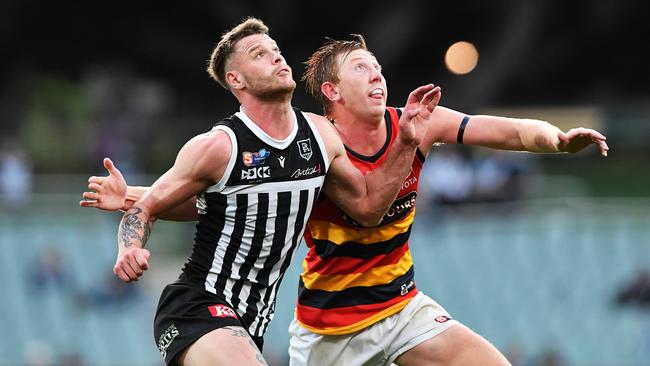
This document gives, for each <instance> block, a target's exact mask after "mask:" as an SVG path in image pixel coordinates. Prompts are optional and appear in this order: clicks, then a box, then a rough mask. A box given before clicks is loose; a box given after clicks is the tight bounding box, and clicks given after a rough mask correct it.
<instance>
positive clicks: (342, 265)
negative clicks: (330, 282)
mask: <svg viewBox="0 0 650 366" xmlns="http://www.w3.org/2000/svg"><path fill="white" fill-rule="evenodd" d="M408 250H409V246H408V242H407V243H405V244H404V245H401V246H400V247H398V248H395V250H393V251H392V252H390V253H386V254H383V255H378V256H376V257H374V258H371V259H364V258H351V257H334V258H330V259H328V260H323V259H322V258H321V257H319V256H318V254H316V251H315V250H314V247H313V246H312V247H311V248H309V252H308V253H307V256H306V257H305V260H306V261H307V263H308V265H307V268H306V272H318V273H319V274H322V275H338V274H351V273H362V272H366V271H368V270H369V269H371V268H374V267H381V266H386V265H389V264H395V263H397V262H399V260H400V259H401V258H402V257H403V256H404V253H406V252H407V251H408Z"/></svg>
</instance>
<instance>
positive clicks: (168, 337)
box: [158, 324, 179, 358]
mask: <svg viewBox="0 0 650 366" xmlns="http://www.w3.org/2000/svg"><path fill="white" fill-rule="evenodd" d="M178 334H179V332H178V328H176V325H174V324H172V325H170V326H169V328H167V330H166V331H165V332H164V333H163V334H161V335H160V338H158V350H159V351H160V354H161V355H162V356H163V358H165V357H167V348H169V346H171V344H172V342H173V341H174V338H176V337H177V336H178Z"/></svg>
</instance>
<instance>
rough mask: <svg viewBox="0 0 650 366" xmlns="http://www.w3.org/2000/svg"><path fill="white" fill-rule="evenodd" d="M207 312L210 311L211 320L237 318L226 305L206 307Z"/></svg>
mask: <svg viewBox="0 0 650 366" xmlns="http://www.w3.org/2000/svg"><path fill="white" fill-rule="evenodd" d="M208 310H210V314H212V317H213V318H237V314H235V311H234V310H233V309H231V308H229V307H227V306H226V305H222V304H216V305H212V306H208Z"/></svg>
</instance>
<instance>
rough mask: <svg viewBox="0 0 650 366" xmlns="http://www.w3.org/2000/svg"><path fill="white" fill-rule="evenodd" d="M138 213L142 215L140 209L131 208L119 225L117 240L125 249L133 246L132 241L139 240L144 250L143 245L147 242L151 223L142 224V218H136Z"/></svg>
mask: <svg viewBox="0 0 650 366" xmlns="http://www.w3.org/2000/svg"><path fill="white" fill-rule="evenodd" d="M140 213H142V209H141V208H140V207H132V208H131V209H130V210H129V211H127V213H126V214H124V217H123V218H122V222H121V223H120V230H119V239H120V242H121V243H122V245H124V247H125V248H128V247H130V246H131V245H133V243H132V241H133V240H140V241H141V242H142V247H143V248H144V245H145V243H146V242H147V240H149V235H151V226H152V223H150V222H143V221H142V218H140V217H139V216H138V215H139V214H140ZM141 233H142V234H141Z"/></svg>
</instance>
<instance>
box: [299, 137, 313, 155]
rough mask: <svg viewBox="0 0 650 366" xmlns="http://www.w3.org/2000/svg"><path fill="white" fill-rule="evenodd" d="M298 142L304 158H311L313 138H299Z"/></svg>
mask: <svg viewBox="0 0 650 366" xmlns="http://www.w3.org/2000/svg"><path fill="white" fill-rule="evenodd" d="M296 144H298V151H300V156H302V158H303V159H305V160H309V159H311V155H312V153H313V152H312V150H311V139H309V138H307V139H304V140H299V141H297V142H296Z"/></svg>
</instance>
